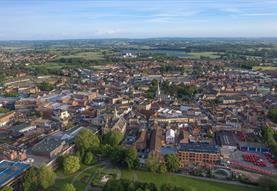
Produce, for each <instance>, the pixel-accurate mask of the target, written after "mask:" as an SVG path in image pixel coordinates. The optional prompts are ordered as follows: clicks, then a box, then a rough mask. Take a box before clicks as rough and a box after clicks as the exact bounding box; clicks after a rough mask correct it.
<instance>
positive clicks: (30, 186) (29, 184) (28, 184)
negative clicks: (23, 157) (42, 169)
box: [22, 168, 39, 191]
mask: <svg viewBox="0 0 277 191" xmlns="http://www.w3.org/2000/svg"><path fill="white" fill-rule="evenodd" d="M22 186H23V191H36V190H37V189H38V186H39V181H38V171H37V170H36V169H35V168H31V169H30V170H28V171H27V172H26V174H25V176H24V181H23V185H22Z"/></svg>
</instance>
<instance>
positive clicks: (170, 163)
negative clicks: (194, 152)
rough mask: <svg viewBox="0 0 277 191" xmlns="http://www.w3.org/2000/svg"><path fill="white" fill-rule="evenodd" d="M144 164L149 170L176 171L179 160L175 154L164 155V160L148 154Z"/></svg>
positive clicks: (178, 166)
mask: <svg viewBox="0 0 277 191" xmlns="http://www.w3.org/2000/svg"><path fill="white" fill-rule="evenodd" d="M145 165H146V168H147V169H148V170H149V171H151V172H156V173H161V174H164V173H166V172H177V171H178V170H179V169H180V160H179V158H178V156H176V155H175V154H168V155H165V157H164V161H161V160H160V159H159V158H157V157H155V156H150V157H148V159H147V160H146V164H145Z"/></svg>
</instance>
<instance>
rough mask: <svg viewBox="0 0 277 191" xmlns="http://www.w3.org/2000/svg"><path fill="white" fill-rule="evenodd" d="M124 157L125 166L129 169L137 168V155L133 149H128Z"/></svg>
mask: <svg viewBox="0 0 277 191" xmlns="http://www.w3.org/2000/svg"><path fill="white" fill-rule="evenodd" d="M125 152H126V156H125V159H124V161H125V163H126V166H127V167H128V168H129V169H130V168H134V167H137V165H138V153H137V150H136V148H135V147H131V148H130V149H127V150H126V151H125Z"/></svg>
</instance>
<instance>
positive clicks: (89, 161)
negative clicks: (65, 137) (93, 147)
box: [84, 152, 95, 165]
mask: <svg viewBox="0 0 277 191" xmlns="http://www.w3.org/2000/svg"><path fill="white" fill-rule="evenodd" d="M94 162H95V159H94V156H93V154H92V152H86V154H85V157H84V163H85V164H86V165H91V164H93V163H94Z"/></svg>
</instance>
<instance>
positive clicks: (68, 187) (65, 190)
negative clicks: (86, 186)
mask: <svg viewBox="0 0 277 191" xmlns="http://www.w3.org/2000/svg"><path fill="white" fill-rule="evenodd" d="M61 191H76V188H75V187H74V185H73V184H69V183H66V184H64V185H63V186H62V188H61Z"/></svg>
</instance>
